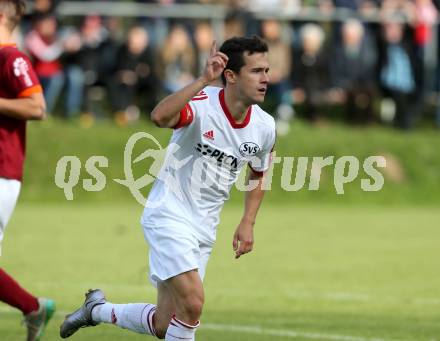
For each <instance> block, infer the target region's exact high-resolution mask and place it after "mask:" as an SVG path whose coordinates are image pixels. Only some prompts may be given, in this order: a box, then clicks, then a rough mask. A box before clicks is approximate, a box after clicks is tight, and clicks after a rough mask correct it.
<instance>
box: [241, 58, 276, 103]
mask: <svg viewBox="0 0 440 341" xmlns="http://www.w3.org/2000/svg"><path fill="white" fill-rule="evenodd" d="M243 57H244V61H245V64H244V65H243V67H242V68H241V69H240V73H239V74H238V77H237V85H238V88H239V92H240V94H241V95H242V96H243V97H244V98H243V100H245V101H248V102H249V104H253V103H262V102H263V101H264V96H265V95H266V91H267V84H268V82H269V76H268V74H269V62H268V60H267V53H266V52H264V53H253V54H251V55H249V53H247V52H245V54H244V56H243Z"/></svg>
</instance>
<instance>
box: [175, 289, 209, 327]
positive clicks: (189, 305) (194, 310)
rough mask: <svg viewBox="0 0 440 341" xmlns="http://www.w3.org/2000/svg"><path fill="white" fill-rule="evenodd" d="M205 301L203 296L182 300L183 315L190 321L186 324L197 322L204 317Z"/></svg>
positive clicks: (188, 297) (193, 296) (192, 296)
mask: <svg viewBox="0 0 440 341" xmlns="http://www.w3.org/2000/svg"><path fill="white" fill-rule="evenodd" d="M203 303H204V299H203V296H201V295H191V296H187V297H185V298H184V299H183V300H182V305H181V307H180V308H181V310H182V313H183V314H184V315H185V317H186V318H187V319H188V320H189V321H185V322H197V321H198V320H199V319H200V316H201V315H202V310H203Z"/></svg>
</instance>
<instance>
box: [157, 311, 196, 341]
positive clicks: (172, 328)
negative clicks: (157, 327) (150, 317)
mask: <svg viewBox="0 0 440 341" xmlns="http://www.w3.org/2000/svg"><path fill="white" fill-rule="evenodd" d="M199 325H200V322H198V323H197V324H196V325H195V326H191V325H189V324H187V323H185V322H182V321H180V320H178V319H177V318H176V317H175V316H173V318H172V319H171V322H170V325H169V326H168V329H167V334H166V335H165V341H181V340H190V341H193V340H194V336H195V334H196V329H197V327H198V326H199Z"/></svg>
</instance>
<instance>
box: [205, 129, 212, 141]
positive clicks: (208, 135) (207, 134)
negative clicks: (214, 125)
mask: <svg viewBox="0 0 440 341" xmlns="http://www.w3.org/2000/svg"><path fill="white" fill-rule="evenodd" d="M203 137H206V138H207V139H210V140H214V130H210V131H207V132H206V133H204V134H203Z"/></svg>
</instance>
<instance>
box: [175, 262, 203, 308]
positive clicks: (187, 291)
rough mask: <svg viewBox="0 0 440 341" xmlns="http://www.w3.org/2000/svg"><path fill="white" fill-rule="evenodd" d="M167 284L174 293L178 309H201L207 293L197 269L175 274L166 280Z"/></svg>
mask: <svg viewBox="0 0 440 341" xmlns="http://www.w3.org/2000/svg"><path fill="white" fill-rule="evenodd" d="M166 284H167V286H168V287H169V288H170V290H171V291H172V293H173V296H174V299H175V302H176V308H177V310H178V311H179V310H180V309H183V310H193V309H194V310H197V309H200V310H201V307H202V306H203V303H204V299H205V293H204V290H203V283H202V280H201V278H200V275H199V272H198V271H197V270H191V271H187V272H184V273H181V274H179V275H177V276H174V277H172V278H170V279H168V280H166Z"/></svg>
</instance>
